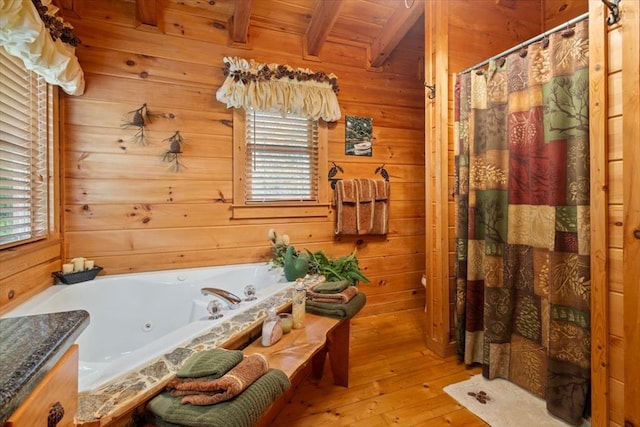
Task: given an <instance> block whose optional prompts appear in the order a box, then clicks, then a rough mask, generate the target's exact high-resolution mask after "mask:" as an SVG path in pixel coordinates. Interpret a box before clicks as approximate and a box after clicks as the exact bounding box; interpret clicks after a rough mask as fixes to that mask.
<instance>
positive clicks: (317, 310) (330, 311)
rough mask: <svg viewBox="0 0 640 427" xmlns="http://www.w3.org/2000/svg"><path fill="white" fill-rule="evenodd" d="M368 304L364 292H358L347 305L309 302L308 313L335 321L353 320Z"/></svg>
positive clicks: (307, 304) (307, 305)
mask: <svg viewBox="0 0 640 427" xmlns="http://www.w3.org/2000/svg"><path fill="white" fill-rule="evenodd" d="M366 302H367V297H366V296H365V294H363V293H362V292H358V293H357V294H356V295H355V296H354V297H353V298H351V301H349V302H348V303H346V304H336V303H328V302H316V301H314V300H307V302H306V305H305V307H306V311H307V312H309V313H313V314H318V315H320V316H327V317H333V318H334V319H351V318H352V317H353V316H355V315H356V314H357V313H358V312H359V311H360V309H361V308H362V307H364V305H365V303H366Z"/></svg>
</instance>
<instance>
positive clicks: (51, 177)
mask: <svg viewBox="0 0 640 427" xmlns="http://www.w3.org/2000/svg"><path fill="white" fill-rule="evenodd" d="M4 54H5V55H9V54H8V53H6V51H5V52H4ZM25 70H26V68H25ZM31 73H34V72H33V71H31ZM46 97H47V119H46V120H47V125H46V126H47V130H46V135H47V137H46V148H45V150H44V151H46V156H47V160H46V180H47V182H46V188H47V190H46V191H47V196H46V215H45V216H46V221H47V229H46V231H45V233H44V234H42V235H41V236H32V237H30V238H26V239H21V240H17V241H13V242H6V243H0V251H1V252H2V253H3V259H4V255H5V252H8V251H9V250H10V252H11V253H12V254H13V255H17V254H19V253H23V252H24V251H29V252H30V251H33V250H38V248H41V247H47V246H49V245H51V244H57V243H59V242H60V240H61V218H60V212H61V209H60V206H61V191H60V190H59V189H60V185H61V178H60V169H61V167H60V164H59V159H60V158H61V157H60V142H59V140H60V138H59V132H60V123H59V117H60V116H59V114H60V100H59V98H60V93H59V88H58V87H57V86H54V85H51V84H48V83H46Z"/></svg>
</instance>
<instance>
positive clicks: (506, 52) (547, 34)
mask: <svg viewBox="0 0 640 427" xmlns="http://www.w3.org/2000/svg"><path fill="white" fill-rule="evenodd" d="M588 17H589V12H586V13H583V14H582V15H580V16H576V17H575V18H573V19H570V20H568V21H567V22H565V23H564V24H561V25H558V26H557V27H554V28H552V29H550V30H549V31H545V32H544V33H542V34H539V35H537V36H535V37H533V38H530V39H529V40H527V41H525V42H522V43H520V44H518V45H517V46H514V47H512V48H511V49H508V50H505V51H504V52H502V53H499V54H497V55H494V56H492V57H491V58H489V59H486V60H484V61H482V62H480V63H478V64H476V65H474V66H472V67H469V68H467V69H466V70H464V71H460V72H459V73H458V74H464V73H468V72H469V71H473V70H475V69H476V68H480V67H482V66H483V65H487V64H488V63H489V62H491V61H492V60H494V59H498V58H502V57H503V56H506V55H508V54H510V53H513V52H515V51H517V50H518V49H522V48H523V47H525V46H528V45H530V44H531V43H535V42H537V41H539V40H542V39H543V38H545V37H547V36H549V35H550V34H553V33H555V32H556V31H560V30H564V29H565V28H567V27H568V26H570V25H573V24H575V23H576V22H580V21H582V20H583V19H586V18H588Z"/></svg>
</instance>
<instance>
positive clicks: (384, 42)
mask: <svg viewBox="0 0 640 427" xmlns="http://www.w3.org/2000/svg"><path fill="white" fill-rule="evenodd" d="M423 13H424V3H423V2H422V0H415V1H414V2H413V5H412V6H411V7H410V8H408V9H407V8H406V7H404V5H403V6H402V7H398V8H397V9H396V11H395V12H394V14H393V15H391V18H389V20H388V21H387V23H386V24H385V26H384V27H383V28H382V31H381V32H380V35H378V37H376V39H375V40H374V41H373V43H371V52H370V56H371V57H370V62H371V66H372V67H380V66H381V65H382V64H384V63H385V61H386V60H387V59H388V58H389V55H391V52H393V50H394V49H395V48H396V47H397V46H398V44H400V41H401V40H402V39H403V38H404V36H406V35H407V33H408V32H409V30H410V29H411V27H413V25H414V24H415V23H416V22H417V21H418V19H420V16H422V14H423Z"/></svg>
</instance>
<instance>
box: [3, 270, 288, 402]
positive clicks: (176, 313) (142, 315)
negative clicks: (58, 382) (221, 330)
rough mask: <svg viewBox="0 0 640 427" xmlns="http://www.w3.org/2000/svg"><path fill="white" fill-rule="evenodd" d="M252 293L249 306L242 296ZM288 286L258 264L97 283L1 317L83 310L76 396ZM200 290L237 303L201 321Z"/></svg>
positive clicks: (203, 302)
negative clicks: (248, 289)
mask: <svg viewBox="0 0 640 427" xmlns="http://www.w3.org/2000/svg"><path fill="white" fill-rule="evenodd" d="M249 284H252V285H254V286H255V287H256V296H257V297H258V298H257V299H256V300H254V301H246V300H245V295H244V288H245V286H246V285H249ZM287 285H288V283H287V282H286V280H285V279H284V277H283V275H282V273H281V270H272V269H270V267H269V265H268V264H266V263H254V264H237V265H229V266H221V267H210V268H193V269H180V270H165V271H160V272H151V273H131V274H119V275H111V276H105V277H98V278H96V279H95V280H93V281H88V282H82V283H77V284H74V285H55V286H52V287H50V288H48V289H47V290H45V291H43V292H41V293H39V294H38V295H36V296H34V297H33V298H31V299H29V300H28V301H27V302H25V303H24V304H21V305H20V306H18V307H17V308H16V309H14V310H12V311H10V312H8V313H7V314H5V315H4V316H2V317H16V316H25V315H32V314H42V313H51V312H60V311H69V310H79V309H82V310H86V311H88V312H89V315H90V324H89V326H88V327H87V328H86V329H85V330H84V331H83V332H82V334H81V335H80V337H79V338H78V339H77V340H76V343H77V344H79V347H80V371H79V391H88V390H93V389H95V388H97V387H99V386H100V385H102V384H105V383H107V382H109V381H111V380H112V379H114V378H116V377H118V376H120V375H121V374H122V373H123V372H128V371H130V370H133V369H136V368H137V367H140V366H142V365H144V364H146V363H148V362H149V361H151V360H152V359H154V358H156V357H158V356H160V355H162V354H164V353H166V352H169V351H171V350H172V349H174V348H176V347H179V346H180V345H182V344H185V343H187V342H188V341H190V340H191V339H193V338H195V337H197V336H199V335H201V334H203V333H206V332H207V331H208V330H209V329H211V328H213V327H214V326H216V325H218V324H221V323H222V322H224V321H227V320H229V319H231V318H232V317H233V316H236V315H238V314H241V313H243V312H244V311H246V309H248V308H250V307H252V306H254V305H256V304H258V303H260V302H261V301H263V300H264V299H265V298H267V297H269V296H271V295H273V294H275V293H277V292H279V291H281V290H283V289H284V288H285V287H286V286H287ZM205 287H210V288H220V289H224V290H226V291H229V292H232V293H233V294H235V295H237V296H239V297H240V298H242V300H243V301H242V303H241V304H240V306H239V308H237V309H235V310H230V309H229V308H228V307H227V306H226V302H224V301H223V300H220V302H221V303H222V304H223V306H225V307H224V309H223V311H222V313H223V317H222V318H220V319H216V320H211V319H210V318H209V313H208V311H207V305H208V303H209V302H210V301H211V300H212V299H215V298H217V297H214V296H210V295H202V293H201V291H200V290H201V289H202V288H205Z"/></svg>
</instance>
